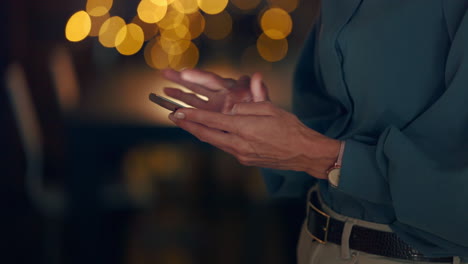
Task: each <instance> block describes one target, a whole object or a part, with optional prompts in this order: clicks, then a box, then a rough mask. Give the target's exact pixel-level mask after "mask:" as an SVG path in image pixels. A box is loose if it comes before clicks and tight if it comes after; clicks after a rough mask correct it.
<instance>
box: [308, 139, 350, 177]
mask: <svg viewBox="0 0 468 264" xmlns="http://www.w3.org/2000/svg"><path fill="white" fill-rule="evenodd" d="M314 132H315V131H314ZM315 133H316V132H315ZM319 135H320V134H319ZM340 147H341V141H340V140H336V139H332V138H328V137H325V136H323V135H320V136H317V134H315V135H313V136H312V137H309V138H308V139H307V141H306V142H305V143H304V144H303V154H304V155H305V156H306V157H307V164H306V169H305V172H307V173H308V174H310V175H312V176H313V177H315V178H319V179H325V180H328V174H327V172H328V170H329V169H330V168H331V167H333V165H334V164H335V163H336V161H337V160H338V156H339V153H340Z"/></svg>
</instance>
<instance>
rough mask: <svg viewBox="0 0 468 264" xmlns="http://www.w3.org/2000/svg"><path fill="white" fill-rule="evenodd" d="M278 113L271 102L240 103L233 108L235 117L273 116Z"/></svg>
mask: <svg viewBox="0 0 468 264" xmlns="http://www.w3.org/2000/svg"><path fill="white" fill-rule="evenodd" d="M275 112H276V107H275V106H274V105H273V104H272V103H271V102H268V101H266V102H259V103H238V104H235V105H234V106H233V107H232V114H234V115H261V116H272V115H274V114H275Z"/></svg>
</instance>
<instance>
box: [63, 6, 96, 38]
mask: <svg viewBox="0 0 468 264" xmlns="http://www.w3.org/2000/svg"><path fill="white" fill-rule="evenodd" d="M89 32H91V18H90V16H89V14H88V13H86V12H85V11H84V10H81V11H78V12H76V13H75V14H73V15H72V16H71V17H70V19H68V22H67V25H66V26H65V37H66V38H67V39H68V40H69V41H72V42H78V41H82V40H83V39H85V38H86V37H87V36H88V35H89Z"/></svg>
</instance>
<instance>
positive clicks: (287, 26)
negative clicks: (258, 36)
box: [260, 8, 293, 39]
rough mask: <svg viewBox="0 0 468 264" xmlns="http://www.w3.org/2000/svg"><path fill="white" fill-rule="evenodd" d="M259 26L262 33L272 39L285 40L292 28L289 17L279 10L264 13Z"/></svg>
mask: <svg viewBox="0 0 468 264" xmlns="http://www.w3.org/2000/svg"><path fill="white" fill-rule="evenodd" d="M260 24H261V27H262V30H263V32H264V33H265V34H266V35H267V36H268V37H270V38H272V39H283V38H286V37H287V36H288V35H289V34H290V33H291V30H292V27H293V24H292V19H291V16H289V14H288V12H286V11H284V10H283V9H281V8H271V9H268V10H267V11H265V13H263V15H262V18H261V21H260Z"/></svg>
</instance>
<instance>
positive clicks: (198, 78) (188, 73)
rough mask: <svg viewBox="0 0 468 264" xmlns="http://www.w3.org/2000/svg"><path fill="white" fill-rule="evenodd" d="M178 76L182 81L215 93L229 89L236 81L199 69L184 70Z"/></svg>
mask: <svg viewBox="0 0 468 264" xmlns="http://www.w3.org/2000/svg"><path fill="white" fill-rule="evenodd" d="M180 76H181V78H182V80H185V81H188V82H191V83H196V84H199V85H202V86H205V87H207V88H208V89H212V90H215V91H219V90H223V89H230V88H232V87H234V85H236V81H235V80H233V79H225V78H222V77H221V76H219V75H217V74H214V73H212V72H208V71H203V70H199V69H188V70H184V71H183V72H181V75H180Z"/></svg>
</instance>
